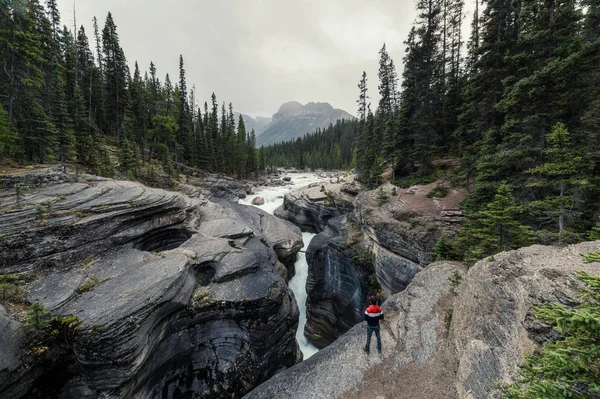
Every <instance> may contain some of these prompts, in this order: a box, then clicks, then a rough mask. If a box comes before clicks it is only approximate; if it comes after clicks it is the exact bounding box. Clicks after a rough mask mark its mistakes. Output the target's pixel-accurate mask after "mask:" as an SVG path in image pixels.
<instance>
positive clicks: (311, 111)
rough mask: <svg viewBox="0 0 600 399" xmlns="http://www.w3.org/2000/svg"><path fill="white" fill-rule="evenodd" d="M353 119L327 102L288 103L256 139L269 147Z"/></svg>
mask: <svg viewBox="0 0 600 399" xmlns="http://www.w3.org/2000/svg"><path fill="white" fill-rule="evenodd" d="M352 118H354V117H353V116H352V115H350V114H349V113H348V112H346V111H344V110H342V109H338V108H333V106H332V105H331V104H329V103H327V102H309V103H307V104H306V105H302V104H301V103H299V102H298V101H288V102H286V103H283V104H282V105H281V106H280V107H279V111H277V113H276V114H274V115H273V119H272V121H271V123H270V124H269V126H268V127H267V128H266V129H265V130H264V131H263V132H262V133H261V134H260V135H259V137H258V138H257V144H258V145H269V144H273V143H279V142H281V141H288V140H292V139H295V138H297V137H301V136H303V135H304V134H306V133H312V132H314V131H315V130H316V129H317V128H325V127H327V126H329V125H330V124H332V123H335V122H336V121H337V120H338V119H352Z"/></svg>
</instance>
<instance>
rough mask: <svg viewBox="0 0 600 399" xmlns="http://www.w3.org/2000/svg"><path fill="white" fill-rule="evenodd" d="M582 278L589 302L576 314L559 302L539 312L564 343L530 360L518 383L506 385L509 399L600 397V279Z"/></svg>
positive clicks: (549, 343)
mask: <svg viewBox="0 0 600 399" xmlns="http://www.w3.org/2000/svg"><path fill="white" fill-rule="evenodd" d="M588 255H589V254H588ZM584 258H586V256H584ZM587 259H596V260H594V261H597V260H599V259H600V258H596V257H595V256H592V257H589V256H588V257H587ZM577 278H578V279H579V280H580V281H582V282H583V283H584V285H585V286H584V288H583V290H582V294H581V299H582V300H583V302H582V303H581V304H580V305H579V306H578V307H577V308H576V309H568V308H566V307H564V306H563V305H561V304H559V303H554V304H548V305H543V306H538V307H536V308H534V310H533V314H534V315H535V316H537V317H539V318H541V319H543V320H545V321H546V322H547V323H549V324H551V325H552V326H554V328H555V330H556V331H557V332H558V333H559V334H560V336H561V338H560V339H558V340H556V341H547V342H546V343H544V345H542V347H541V349H540V350H539V351H536V352H535V353H534V354H533V355H531V356H529V357H527V361H526V362H525V363H524V364H523V365H522V366H521V367H520V368H519V370H518V377H517V380H516V381H515V382H514V383H512V384H507V385H504V386H502V391H503V393H504V396H505V397H506V398H509V399H521V398H527V399H534V398H548V399H559V398H561V399H562V398H596V397H598V394H600V367H599V365H600V322H599V321H600V276H590V275H588V274H586V273H583V272H579V273H578V274H577Z"/></svg>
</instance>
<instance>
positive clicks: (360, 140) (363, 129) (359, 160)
mask: <svg viewBox="0 0 600 399" xmlns="http://www.w3.org/2000/svg"><path fill="white" fill-rule="evenodd" d="M358 90H359V96H358V100H356V102H357V103H358V114H357V115H358V121H359V122H358V123H359V127H358V132H357V136H356V144H355V146H354V156H353V161H352V163H353V165H354V166H355V167H356V170H357V172H358V176H359V180H361V181H364V180H365V173H366V172H367V170H368V169H369V167H370V165H369V164H368V160H367V159H366V153H367V149H368V146H369V138H368V135H367V108H368V106H367V100H368V99H369V97H368V95H367V73H366V72H365V71H363V73H362V77H361V79H360V82H359V83H358Z"/></svg>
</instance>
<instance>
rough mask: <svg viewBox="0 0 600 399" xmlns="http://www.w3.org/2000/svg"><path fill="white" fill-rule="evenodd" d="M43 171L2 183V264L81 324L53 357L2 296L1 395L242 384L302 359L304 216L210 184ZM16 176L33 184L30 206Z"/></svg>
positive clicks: (182, 391) (184, 393)
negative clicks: (289, 280) (232, 196)
mask: <svg viewBox="0 0 600 399" xmlns="http://www.w3.org/2000/svg"><path fill="white" fill-rule="evenodd" d="M37 174H38V175H40V176H41V177H40V178H37V177H35V178H34V177H31V174H29V175H27V176H13V177H10V178H8V179H7V180H6V182H7V183H5V184H6V185H7V186H8V187H7V188H8V189H6V190H3V191H0V199H1V200H2V202H1V205H0V212H1V213H2V217H1V218H0V234H1V237H2V238H1V239H0V254H1V258H2V261H3V262H4V265H3V266H5V267H7V269H8V270H9V271H11V272H17V273H20V274H21V275H22V276H23V278H24V279H25V280H26V281H27V284H26V290H27V292H28V293H27V300H28V301H29V302H33V301H39V302H40V303H42V304H43V305H44V306H45V308H46V309H48V310H50V311H51V312H52V314H53V315H55V316H67V315H75V316H77V317H78V318H79V319H80V320H81V322H82V324H81V328H82V331H81V332H79V333H78V334H76V336H75V338H74V339H73V340H72V342H69V345H68V347H67V348H66V349H63V350H61V351H60V353H59V354H60V358H55V359H48V358H47V357H45V356H44V355H43V354H36V353H34V352H27V349H26V348H25V342H24V338H23V334H22V333H11V331H19V330H18V328H17V327H18V323H16V321H15V320H14V316H13V315H11V314H10V312H6V311H5V309H4V308H3V307H1V306H0V331H2V334H1V335H0V348H1V349H0V354H1V355H2V356H1V357H2V359H0V396H2V397H4V396H6V397H14V398H20V397H54V396H58V395H59V394H60V395H62V396H61V397H65V398H82V397H98V396H101V397H107V398H108V397H110V398H113V397H114V398H118V397H136V398H155V397H163V398H174V397H198V398H202V397H225V396H227V397H236V396H240V395H243V394H244V393H245V392H247V391H248V390H250V389H252V388H253V387H254V386H256V385H257V384H259V383H260V382H262V381H264V380H266V379H267V378H269V377H270V376H271V375H273V374H274V373H275V372H277V371H279V370H281V369H284V368H286V367H289V366H291V365H293V364H294V363H295V362H296V358H297V344H296V340H295V337H294V335H295V330H296V328H297V325H298V309H297V306H296V303H295V300H294V298H293V295H292V293H291V292H290V291H288V289H287V285H286V284H285V280H284V277H282V275H283V276H285V274H286V271H285V267H283V264H282V263H281V262H289V259H291V258H293V257H294V256H295V253H296V252H297V251H298V250H299V248H300V247H301V246H302V238H301V236H300V234H299V231H298V230H297V229H290V228H289V225H288V224H287V223H286V222H284V221H280V220H277V219H275V218H273V217H271V216H270V215H268V214H259V213H257V212H256V211H257V210H256V209H254V208H251V207H244V206H241V205H237V204H231V203H226V202H225V203H223V204H218V203H215V202H210V201H208V200H207V199H205V198H204V197H203V196H202V195H200V194H198V193H195V194H196V197H195V198H192V197H189V196H186V195H183V194H180V193H177V192H169V191H164V190H158V189H150V188H147V187H144V186H142V185H140V184H138V183H134V182H126V181H114V180H109V179H101V178H96V177H93V176H85V175H82V176H79V177H75V176H72V175H64V174H61V173H57V172H53V171H50V170H45V171H38V172H37ZM75 180H77V181H75ZM16 181H21V183H22V184H24V185H29V187H28V188H27V189H26V190H25V195H24V197H23V198H20V204H19V205H20V206H19V207H17V204H16V203H15V195H14V190H13V189H11V188H10V187H12V185H13V184H14V183H15V182H16ZM36 204H40V206H38V207H37V209H36V207H35V205H36ZM49 204H51V205H50V206H49ZM41 207H44V209H45V210H44V211H42V208H41ZM278 256H279V257H278ZM5 332H6V333H5ZM50 349H52V348H50ZM48 352H49V353H50V352H51V350H49V351H48ZM53 353H54V352H53ZM49 381H51V383H49Z"/></svg>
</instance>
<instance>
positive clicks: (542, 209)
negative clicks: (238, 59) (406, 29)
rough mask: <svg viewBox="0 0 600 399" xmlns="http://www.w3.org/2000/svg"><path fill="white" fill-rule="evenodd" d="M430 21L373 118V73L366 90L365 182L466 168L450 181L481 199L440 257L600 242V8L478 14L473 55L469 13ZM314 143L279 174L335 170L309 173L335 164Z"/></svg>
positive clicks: (362, 130) (362, 129) (445, 5)
mask: <svg viewBox="0 0 600 399" xmlns="http://www.w3.org/2000/svg"><path fill="white" fill-rule="evenodd" d="M417 8H418V12H419V14H418V18H417V20H416V21H415V24H414V26H413V27H412V30H411V31H410V34H409V36H408V38H407V39H406V41H405V44H406V54H405V56H404V58H403V62H404V70H403V73H402V78H401V79H398V76H397V74H396V69H395V66H394V62H393V60H392V59H391V58H390V56H389V54H388V53H387V51H386V47H385V45H384V46H383V48H382V49H381V51H380V64H379V73H378V77H377V78H378V79H377V81H378V84H377V90H378V92H379V95H380V100H379V103H378V105H377V107H376V109H375V110H374V111H373V110H372V107H371V104H370V102H369V82H368V80H367V76H366V74H365V73H363V75H362V78H361V80H360V83H359V86H358V87H359V98H358V101H357V102H358V122H357V125H356V133H355V134H356V137H355V148H354V159H353V164H352V166H355V167H356V168H357V171H358V173H359V174H360V178H361V180H362V181H363V182H365V183H366V184H368V185H369V186H371V187H375V186H377V185H378V184H379V182H380V178H381V174H382V171H383V170H384V168H388V167H390V166H392V169H393V176H391V177H392V179H395V180H396V182H397V183H401V182H402V181H404V182H407V181H413V182H414V181H418V179H428V178H429V179H430V178H431V177H432V176H436V172H437V171H436V167H435V162H434V160H435V159H439V158H447V157H453V158H459V159H460V160H461V163H460V166H459V167H458V168H457V170H456V171H455V172H454V175H453V176H451V178H450V179H449V180H451V182H452V183H453V184H457V185H463V186H467V187H468V188H469V189H470V190H471V194H470V196H469V198H468V199H467V201H466V202H465V203H464V204H463V212H464V214H465V215H466V216H467V217H468V220H469V221H468V223H467V224H466V225H465V228H464V229H463V232H462V233H461V235H460V236H459V238H458V239H457V240H456V241H455V242H453V243H449V241H444V242H441V243H440V245H439V246H438V248H437V249H438V250H439V253H438V255H439V257H446V258H467V259H477V258H481V257H482V256H486V255H490V254H493V253H496V252H499V251H502V250H506V249H511V248H517V247H519V246H522V245H526V244H528V243H532V242H540V243H559V242H560V243H569V242H575V241H579V240H582V239H587V238H598V237H599V235H598V231H600V228H598V227H596V229H595V230H592V229H593V227H594V226H595V225H596V223H597V221H598V215H599V213H600V202H599V201H598V198H599V195H600V192H599V191H600V187H599V184H598V183H599V176H600V163H599V161H600V152H599V151H598V150H599V146H600V68H599V65H600V42H599V41H598V36H599V33H600V25H599V24H600V3H598V1H596V0H585V1H575V0H570V1H561V2H558V1H541V0H511V1H508V0H484V1H481V2H477V4H476V5H475V8H474V9H475V13H474V18H473V21H472V24H471V32H470V37H469V39H468V40H467V42H466V48H467V52H466V54H464V51H463V49H464V48H465V46H464V44H465V43H464V41H465V37H464V36H465V34H464V32H463V31H462V29H461V26H462V24H463V15H464V10H463V9H464V2H463V0H419V1H418V2H417ZM399 80H400V81H401V83H400V84H399V83H398V82H399ZM319 134H321V135H322V134H323V133H319ZM314 139H315V138H311V137H310V136H307V137H305V138H304V139H303V140H301V141H296V143H295V144H290V145H289V146H287V147H286V146H285V145H281V146H274V147H272V148H267V149H266V150H265V152H266V154H268V156H267V163H271V160H273V161H274V163H275V164H283V162H282V161H280V160H279V159H280V158H277V157H276V156H275V155H279V154H281V153H288V154H291V158H288V160H287V161H288V163H289V162H290V161H293V162H296V164H297V165H298V166H302V165H303V164H308V165H310V166H313V167H318V166H323V167H325V165H326V164H325V163H323V162H321V163H320V164H316V163H307V160H312V159H330V158H332V154H333V152H332V150H327V149H328V148H330V147H329V146H327V145H325V146H324V147H323V148H319V149H318V150H316V151H313V150H310V149H309V148H310V145H309V143H310V142H311V140H314ZM284 148H285V150H284ZM331 148H333V147H331ZM324 152H325V153H324ZM272 154H274V155H272ZM279 156H281V155H279ZM342 159H343V161H342V162H341V163H339V164H340V165H342V167H345V166H347V165H349V162H348V159H347V158H344V157H343V158H342ZM336 165H338V163H336Z"/></svg>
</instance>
